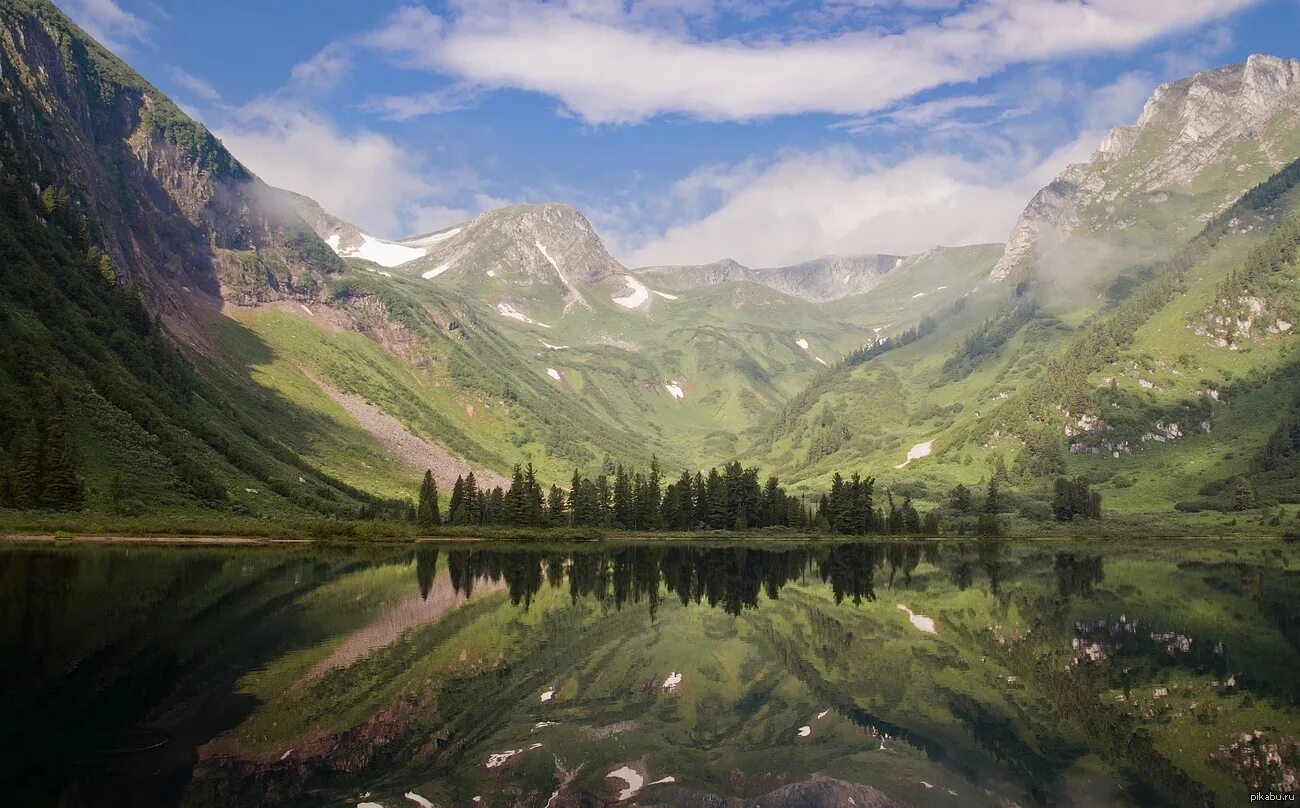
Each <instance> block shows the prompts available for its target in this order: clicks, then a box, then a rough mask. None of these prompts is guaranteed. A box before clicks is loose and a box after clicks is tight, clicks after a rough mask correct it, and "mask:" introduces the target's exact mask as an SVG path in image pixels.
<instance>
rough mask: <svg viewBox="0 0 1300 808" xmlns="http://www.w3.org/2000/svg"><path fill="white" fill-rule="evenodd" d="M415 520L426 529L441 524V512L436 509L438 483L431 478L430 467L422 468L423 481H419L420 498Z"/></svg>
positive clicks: (431, 471)
mask: <svg viewBox="0 0 1300 808" xmlns="http://www.w3.org/2000/svg"><path fill="white" fill-rule="evenodd" d="M415 522H416V524H418V525H419V526H420V527H421V528H424V529H426V530H427V529H429V528H433V527H437V526H438V525H441V524H442V513H441V512H440V511H439V510H438V484H437V483H436V482H434V480H433V470H432V469H425V470H424V481H423V482H421V483H420V500H419V504H418V505H417V506H416V509H415Z"/></svg>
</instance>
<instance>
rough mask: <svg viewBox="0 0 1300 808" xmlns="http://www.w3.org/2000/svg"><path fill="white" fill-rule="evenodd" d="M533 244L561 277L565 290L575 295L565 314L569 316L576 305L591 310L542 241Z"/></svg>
mask: <svg viewBox="0 0 1300 808" xmlns="http://www.w3.org/2000/svg"><path fill="white" fill-rule="evenodd" d="M533 244H534V245H536V247H537V251H538V252H539V253H541V254H542V257H543V258H545V259H546V261H547V262H548V263H549V264H550V265H551V267H552V268H553V269H554V270H555V274H556V275H558V276H560V282H561V283H563V284H564V288H566V289H568V290H569V294H571V295H573V297H572V299H570V300H569V302H568V303H566V304H565V305H564V312H565V313H566V314H567V313H568V312H569V309H570V308H571V307H573V305H574V304H577V305H580V306H586V307H587V308H589V309H590V308H591V306H590V305H588V303H587V299H586V298H584V297H583V296H582V292H579V291H578V287H576V286H574V285H573V284H572V283H570V282H569V276H567V275H565V274H564V270H562V269H560V265H559V264H557V263H556V262H555V259H554V258H552V257H551V254H550V253H549V252H547V251H546V247H544V246H542V242H541V241H540V240H537V239H534V241H533Z"/></svg>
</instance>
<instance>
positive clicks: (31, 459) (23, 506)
mask: <svg viewBox="0 0 1300 808" xmlns="http://www.w3.org/2000/svg"><path fill="white" fill-rule="evenodd" d="M9 457H11V458H12V460H11V461H10V462H11V465H10V467H9V497H10V499H11V500H12V501H13V504H14V507H15V508H17V509H18V510H20V511H22V510H35V509H36V508H39V507H40V506H41V432H40V429H39V428H38V427H37V426H36V421H35V420H31V421H28V422H27V425H26V426H25V427H23V428H22V429H21V430H20V431H19V432H18V434H17V435H15V436H14V438H13V442H12V443H11V444H10V447H9Z"/></svg>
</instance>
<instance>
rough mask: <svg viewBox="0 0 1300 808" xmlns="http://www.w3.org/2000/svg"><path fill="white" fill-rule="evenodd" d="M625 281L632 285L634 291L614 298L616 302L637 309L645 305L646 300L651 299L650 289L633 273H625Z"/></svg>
mask: <svg viewBox="0 0 1300 808" xmlns="http://www.w3.org/2000/svg"><path fill="white" fill-rule="evenodd" d="M623 282H624V283H626V284H627V285H628V286H629V287H631V289H632V291H631V292H630V293H628V294H626V295H623V296H622V297H616V298H614V299H613V300H614V302H615V303H617V304H618V305H620V306H622V307H623V308H625V309H635V308H637V307H639V306H643V305H645V302H646V301H647V300H649V299H650V289H649V288H648V287H647V286H646V285H645V284H644V283H642V282H641V281H639V280H637V279H636V278H634V277H632V276H631V275H624V276H623Z"/></svg>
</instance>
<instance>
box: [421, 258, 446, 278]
mask: <svg viewBox="0 0 1300 808" xmlns="http://www.w3.org/2000/svg"><path fill="white" fill-rule="evenodd" d="M449 269H451V263H450V262H448V263H446V264H439V265H438V266H436V267H434V268H433V269H431V270H429V271H428V272H422V273H420V277H421V278H424V279H425V280H426V281H431V280H433V279H434V278H436V277H438V276H439V275H441V274H442V273H444V272H446V271H447V270H449Z"/></svg>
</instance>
